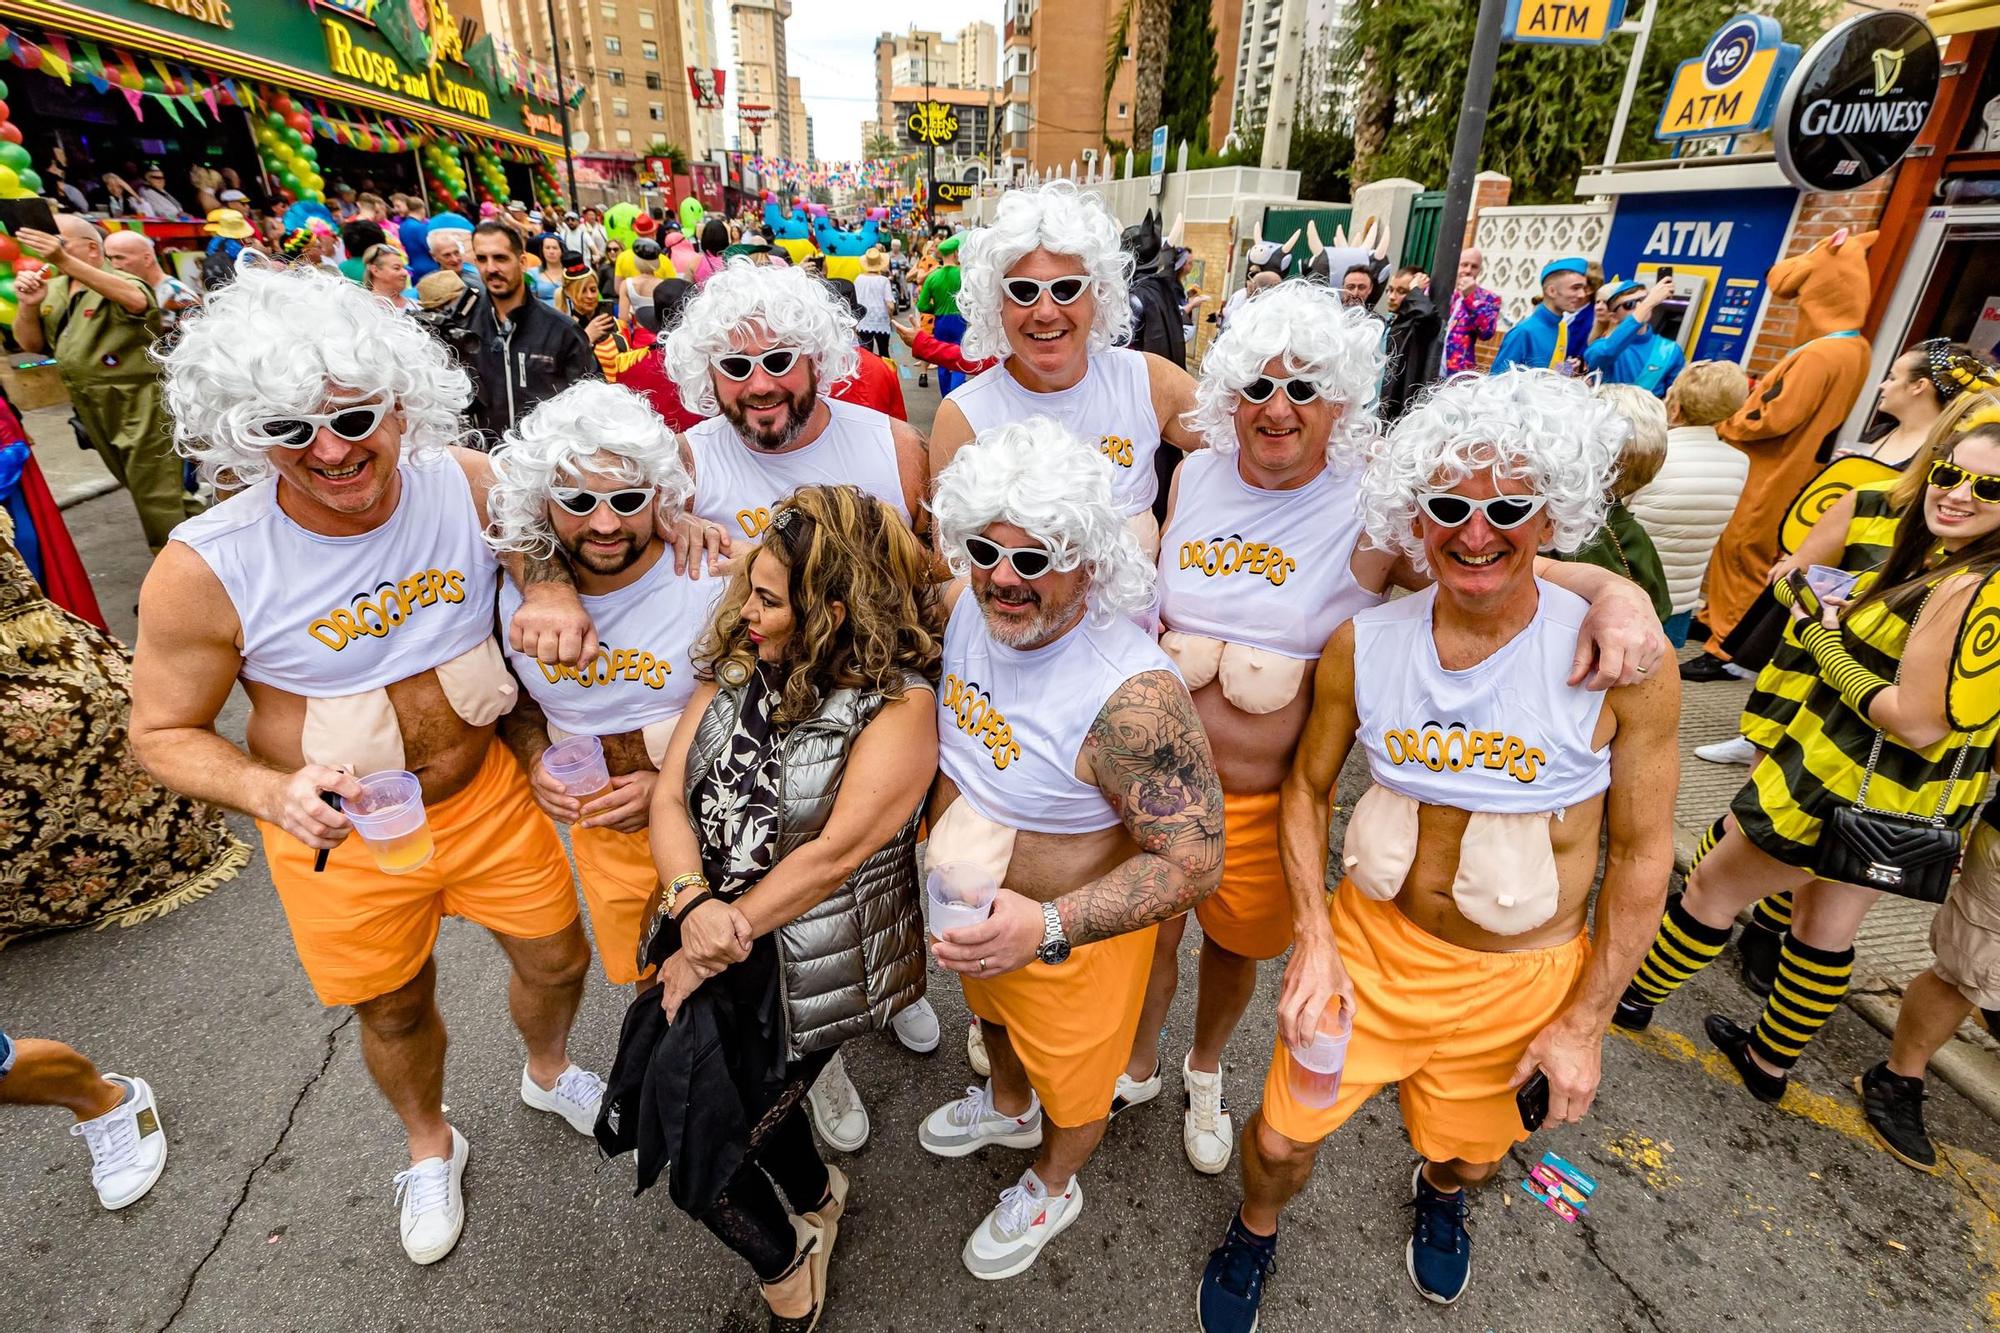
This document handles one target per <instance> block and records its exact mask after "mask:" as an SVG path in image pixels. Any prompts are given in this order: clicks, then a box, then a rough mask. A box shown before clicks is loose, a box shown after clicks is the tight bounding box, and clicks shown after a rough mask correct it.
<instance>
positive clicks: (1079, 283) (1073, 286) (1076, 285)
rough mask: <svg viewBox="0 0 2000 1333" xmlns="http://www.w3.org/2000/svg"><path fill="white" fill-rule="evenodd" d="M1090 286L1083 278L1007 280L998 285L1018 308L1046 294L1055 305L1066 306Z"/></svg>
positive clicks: (1031, 303)
mask: <svg viewBox="0 0 2000 1333" xmlns="http://www.w3.org/2000/svg"><path fill="white" fill-rule="evenodd" d="M1089 286H1090V279H1089V278H1083V277H1074V276H1072V277H1067V278H1050V279H1049V280H1048V281H1047V282H1041V281H1038V280H1036V279H1034V278H1008V279H1007V280H1006V281H1005V282H1002V283H1001V284H1000V290H1001V291H1003V292H1005V293H1007V299H1008V300H1010V301H1012V302H1013V303H1014V304H1015V305H1018V306H1031V305H1034V304H1035V303H1036V302H1038V301H1040V300H1041V299H1042V293H1043V292H1047V293H1048V294H1049V299H1051V300H1053V301H1054V302H1055V303H1056V304H1057V305H1068V304H1070V303H1071V302H1073V301H1075V300H1076V298H1077V297H1079V296H1082V295H1083V293H1084V289H1085V288H1087V287H1089Z"/></svg>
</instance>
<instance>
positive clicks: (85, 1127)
mask: <svg viewBox="0 0 2000 1333" xmlns="http://www.w3.org/2000/svg"><path fill="white" fill-rule="evenodd" d="M104 1077H105V1079H106V1081H108V1082H111V1083H115V1084H117V1085H118V1086H119V1087H121V1088H123V1089H125V1100H124V1101H122V1102H120V1103H118V1105H116V1106H114V1107H112V1108H111V1109H110V1110H109V1111H106V1112H105V1113H104V1114H103V1115H101V1116H98V1117H97V1118H96V1119H95V1120H79V1121H78V1122H77V1123H75V1124H74V1125H71V1126H70V1127H69V1132H70V1133H71V1134H73V1135H75V1136H76V1137H77V1138H80V1139H82V1140H83V1142H84V1145H85V1146H86V1147H88V1148H89V1149H90V1183H91V1184H92V1185H93V1186H95V1187H96V1189H97V1201H98V1202H99V1203H101V1204H103V1205H104V1206H105V1207H106V1208H109V1209H112V1210H113V1211H114V1212H115V1211H116V1210H118V1209H120V1208H123V1207H125V1206H126V1205H127V1204H131V1203H137V1202H138V1201H139V1200H140V1199H142V1198H144V1197H145V1195H146V1191H147V1190H150V1189H151V1188H153V1182H154V1181H156V1180H158V1179H159V1178H160V1172H162V1171H164V1170H166V1169H167V1131H166V1129H165V1128H164V1127H163V1126H162V1125H161V1124H160V1108H159V1105H158V1104H157V1103H156V1102H154V1100H153V1086H152V1084H150V1083H148V1082H146V1080H145V1079H143V1078H139V1077H136V1076H134V1075H128V1074H106V1075H105V1076H104Z"/></svg>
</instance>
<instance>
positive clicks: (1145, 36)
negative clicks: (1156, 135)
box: [1132, 0, 1174, 143]
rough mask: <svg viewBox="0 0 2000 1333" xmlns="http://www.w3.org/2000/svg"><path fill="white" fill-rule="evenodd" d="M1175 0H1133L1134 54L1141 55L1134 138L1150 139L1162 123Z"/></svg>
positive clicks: (1136, 140)
mask: <svg viewBox="0 0 2000 1333" xmlns="http://www.w3.org/2000/svg"><path fill="white" fill-rule="evenodd" d="M1173 26H1174V9H1173V3H1172V0H1133V6H1132V27H1133V33H1132V54H1133V55H1134V56H1136V57H1138V61H1139V68H1138V77H1137V79H1136V80H1135V83H1134V86H1133V89H1132V141H1133V142H1134V143H1150V142H1151V141H1152V137H1153V129H1154V127H1155V126H1157V125H1158V124H1159V123H1160V120H1161V116H1160V102H1161V98H1162V95H1163V94H1164V93H1165V91H1166V87H1167V47H1168V45H1169V42H1170V40H1171V38H1172V35H1173Z"/></svg>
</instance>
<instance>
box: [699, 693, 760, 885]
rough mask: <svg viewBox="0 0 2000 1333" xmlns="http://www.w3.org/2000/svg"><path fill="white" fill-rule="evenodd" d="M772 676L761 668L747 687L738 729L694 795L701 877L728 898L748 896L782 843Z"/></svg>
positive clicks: (704, 775) (724, 746)
mask: <svg viewBox="0 0 2000 1333" xmlns="http://www.w3.org/2000/svg"><path fill="white" fill-rule="evenodd" d="M771 702H772V701H771V675H770V671H769V669H768V668H766V667H764V666H762V665H760V666H759V667H758V669H757V671H756V673H755V674H754V675H752V677H751V678H750V681H749V683H748V684H746V685H745V686H744V687H743V706H742V708H741V709H740V710H739V712H738V713H737V717H736V729H735V730H734V731H733V732H731V733H730V736H729V740H728V742H727V743H725V744H724V745H723V747H722V749H721V751H720V753H718V754H717V755H716V758H715V761H714V762H713V763H712V764H710V765H709V767H708V771H707V772H705V773H703V774H702V775H701V776H700V777H699V778H697V779H696V780H695V783H694V786H693V789H692V790H691V792H690V793H689V794H690V796H691V798H692V799H691V800H690V802H689V805H690V808H691V809H692V810H693V811H694V817H695V827H696V831H697V832H698V833H699V834H700V835H701V844H702V847H701V861H702V873H704V874H705V875H707V876H708V882H709V883H710V885H712V886H713V887H714V890H715V892H716V893H717V894H718V895H719V896H721V897H723V898H736V897H738V896H740V895H741V894H743V893H745V892H747V891H748V890H749V889H750V888H751V887H752V886H753V885H755V884H756V883H757V881H758V880H760V879H762V878H763V877H764V876H765V875H766V874H767V873H768V872H769V871H770V869H771V865H772V862H773V861H774V860H775V859H776V855H777V843H778V744H777V738H776V737H775V736H774V735H773V734H772V729H771Z"/></svg>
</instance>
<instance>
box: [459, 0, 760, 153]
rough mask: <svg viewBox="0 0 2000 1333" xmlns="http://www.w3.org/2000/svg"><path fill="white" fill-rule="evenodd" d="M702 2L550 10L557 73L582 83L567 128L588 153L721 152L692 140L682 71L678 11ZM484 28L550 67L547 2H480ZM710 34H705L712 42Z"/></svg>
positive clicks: (600, 3) (571, 2)
mask: <svg viewBox="0 0 2000 1333" xmlns="http://www.w3.org/2000/svg"><path fill="white" fill-rule="evenodd" d="M706 2H707V0H566V2H565V3H562V4H559V5H557V6H556V7H555V15H556V27H555V32H554V34H553V35H554V38H555V40H556V41H559V42H560V43H561V46H562V61H563V65H564V72H565V73H566V74H568V75H569V77H570V78H572V79H575V80H577V81H579V82H580V83H582V84H583V86H584V89H585V96H584V100H583V104H582V105H581V106H579V107H578V108H577V109H576V110H575V111H573V112H571V113H570V128H571V129H572V130H582V131H583V132H584V133H585V134H587V135H588V136H589V142H590V151H591V152H592V153H597V154H604V155H607V156H610V157H626V156H630V157H632V158H633V159H635V160H636V159H637V157H638V156H639V155H640V154H641V153H643V152H644V151H645V149H646V147H647V146H648V145H649V144H651V143H653V142H654V141H656V140H665V141H666V142H668V143H670V144H676V145H679V146H680V147H681V148H682V149H684V150H685V151H687V152H688V153H689V154H690V155H691V156H693V157H697V158H699V157H705V156H706V155H707V153H708V150H709V149H710V148H713V147H721V146H722V145H721V144H720V143H718V142H714V141H712V140H710V139H709V138H708V137H707V135H706V133H704V134H702V135H700V136H698V135H697V132H696V131H697V128H698V124H697V120H696V116H695V108H694V97H693V94H692V93H691V92H690V91H689V88H688V80H687V67H688V66H689V65H691V64H695V63H697V60H696V59H695V58H694V57H693V56H690V55H689V54H687V52H688V47H687V46H686V44H685V43H686V34H687V33H688V31H689V28H690V25H689V24H688V23H687V21H686V19H685V18H684V15H683V12H682V6H683V5H684V4H685V5H687V6H688V7H689V8H690V9H696V8H703V7H705V5H706ZM483 3H484V5H485V15H486V26H487V27H488V28H490V29H492V30H493V31H494V32H496V33H498V34H499V35H500V37H501V38H502V39H503V40H504V41H506V42H507V43H508V44H510V45H511V46H512V47H513V48H514V49H515V50H517V51H519V52H520V53H521V54H522V55H524V56H526V57H527V58H528V59H530V60H538V61H543V62H547V63H551V64H553V63H554V48H553V45H552V43H551V34H550V31H549V5H548V3H547V0H483ZM712 37H713V34H712V32H711V40H712Z"/></svg>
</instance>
